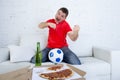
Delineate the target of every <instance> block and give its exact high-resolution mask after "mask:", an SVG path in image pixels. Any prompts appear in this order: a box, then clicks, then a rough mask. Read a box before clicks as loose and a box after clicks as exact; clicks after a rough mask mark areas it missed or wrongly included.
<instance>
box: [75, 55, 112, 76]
mask: <svg viewBox="0 0 120 80" xmlns="http://www.w3.org/2000/svg"><path fill="white" fill-rule="evenodd" d="M80 60H81V63H82V65H74V66H75V67H77V68H79V69H81V70H83V71H85V72H87V75H86V76H87V77H88V75H89V76H101V75H109V74H110V64H109V63H107V62H105V61H102V60H99V59H97V58H94V57H83V58H80Z"/></svg>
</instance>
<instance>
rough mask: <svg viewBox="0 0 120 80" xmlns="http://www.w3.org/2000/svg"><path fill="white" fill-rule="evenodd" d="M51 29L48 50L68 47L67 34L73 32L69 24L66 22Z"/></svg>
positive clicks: (52, 20)
mask: <svg viewBox="0 0 120 80" xmlns="http://www.w3.org/2000/svg"><path fill="white" fill-rule="evenodd" d="M47 22H51V23H55V24H56V22H55V20H54V19H49V20H48V21H47ZM48 28H49V36H48V44H47V47H48V48H62V47H65V46H68V44H67V41H66V35H67V32H69V31H71V30H72V29H71V28H70V26H69V24H68V23H67V22H66V21H65V20H64V21H62V22H60V23H59V24H56V28H55V29H53V28H51V27H50V26H48Z"/></svg>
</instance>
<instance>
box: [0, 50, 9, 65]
mask: <svg viewBox="0 0 120 80" xmlns="http://www.w3.org/2000/svg"><path fill="white" fill-rule="evenodd" d="M8 59H9V49H8V48H0V63H1V62H3V61H6V60H8Z"/></svg>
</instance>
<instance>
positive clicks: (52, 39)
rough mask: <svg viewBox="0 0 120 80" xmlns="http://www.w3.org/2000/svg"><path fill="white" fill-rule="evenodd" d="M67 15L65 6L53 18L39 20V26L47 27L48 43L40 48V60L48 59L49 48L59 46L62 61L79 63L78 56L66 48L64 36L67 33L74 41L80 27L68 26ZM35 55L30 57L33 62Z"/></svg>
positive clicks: (45, 60)
mask: <svg viewBox="0 0 120 80" xmlns="http://www.w3.org/2000/svg"><path fill="white" fill-rule="evenodd" d="M67 16H68V9H67V8H64V7H62V8H60V9H59V10H58V11H57V13H56V15H55V19H49V20H47V21H46V22H41V23H40V24H39V28H41V29H44V28H49V36H48V44H47V47H46V48H45V49H43V50H42V62H47V61H49V59H48V53H49V51H50V50H51V49H54V48H60V49H61V50H62V51H63V53H64V57H63V62H66V63H69V64H81V62H80V60H79V59H78V57H77V56H76V55H75V54H74V53H73V52H72V51H71V50H70V49H69V48H68V44H67V41H66V36H67V35H68V36H69V38H70V39H71V40H72V41H75V40H76V39H77V37H78V32H79V29H80V27H79V26H78V25H75V26H74V28H73V29H71V28H70V26H69V24H68V23H67V22H66V21H65V19H66V17H67ZM34 61H35V57H33V58H32V59H31V62H32V63H34Z"/></svg>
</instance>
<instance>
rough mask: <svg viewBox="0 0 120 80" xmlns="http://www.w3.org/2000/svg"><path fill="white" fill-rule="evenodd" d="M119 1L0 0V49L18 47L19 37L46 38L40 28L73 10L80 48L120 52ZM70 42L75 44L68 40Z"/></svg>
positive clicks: (71, 16)
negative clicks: (64, 10)
mask: <svg viewBox="0 0 120 80" xmlns="http://www.w3.org/2000/svg"><path fill="white" fill-rule="evenodd" d="M119 3H120V1H119V0H0V47H6V46H7V45H9V44H18V42H19V35H21V34H27V33H40V34H46V32H47V29H44V30H40V29H39V28H38V24H39V23H40V22H41V21H46V20H47V19H49V18H54V15H55V13H56V11H57V10H58V9H59V8H60V7H67V8H68V9H69V16H68V17H67V21H68V22H69V23H70V25H71V27H73V26H74V25H75V24H79V25H80V28H81V29H80V32H79V39H78V40H77V41H76V42H72V43H73V44H77V45H78V46H79V47H80V49H81V50H86V49H87V50H89V49H90V48H91V47H92V46H94V45H97V46H105V47H112V48H120V9H119V8H120V5H119ZM68 42H71V41H70V40H69V39H68Z"/></svg>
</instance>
